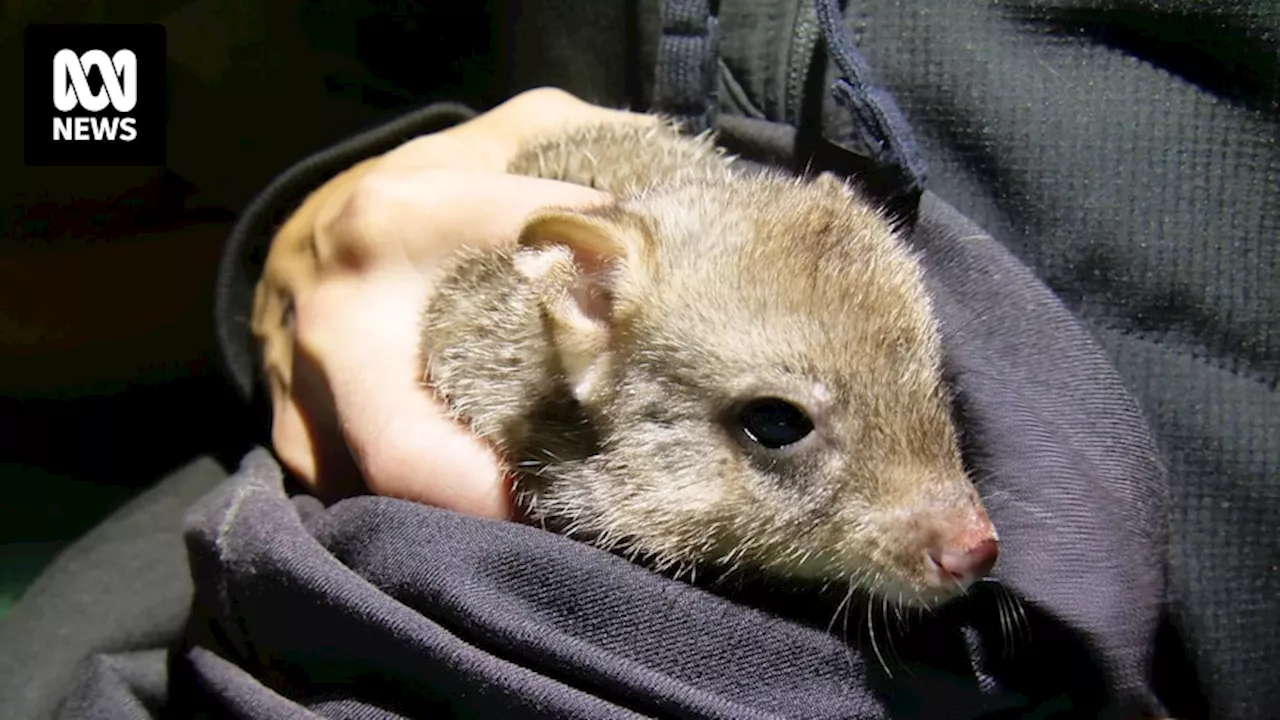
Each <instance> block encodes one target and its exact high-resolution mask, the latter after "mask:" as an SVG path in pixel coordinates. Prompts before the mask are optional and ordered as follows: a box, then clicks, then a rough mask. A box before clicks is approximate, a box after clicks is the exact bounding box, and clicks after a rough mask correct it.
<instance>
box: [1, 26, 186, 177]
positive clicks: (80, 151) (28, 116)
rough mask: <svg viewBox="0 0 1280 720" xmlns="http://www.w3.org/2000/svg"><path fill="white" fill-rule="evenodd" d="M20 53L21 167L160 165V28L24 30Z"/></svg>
mask: <svg viewBox="0 0 1280 720" xmlns="http://www.w3.org/2000/svg"><path fill="white" fill-rule="evenodd" d="M23 54H24V56H25V57H24V59H25V61H26V63H25V64H26V67H25V75H26V78H25V79H26V93H25V95H26V97H25V100H26V105H25V108H26V112H25V113H24V115H25V120H26V127H25V133H24V139H25V141H26V143H25V150H26V163H27V164H28V165H163V164H164V162H165V135H166V132H165V114H166V97H165V32H164V26H162V25H29V26H28V27H27V30H26V43H25V47H24V49H23ZM50 90H52V92H50Z"/></svg>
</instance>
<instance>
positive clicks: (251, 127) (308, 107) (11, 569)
mask: <svg viewBox="0 0 1280 720" xmlns="http://www.w3.org/2000/svg"><path fill="white" fill-rule="evenodd" d="M497 4H498V3H496V2H490V3H485V2H474V3H443V4H441V5H446V6H447V9H446V10H443V11H438V10H437V11H433V10H430V9H427V8H424V7H421V6H419V5H417V4H414V3H408V2H404V3H385V2H384V3H375V2H309V1H306V0H272V2H269V3H268V2H240V1H237V0H197V1H195V2H174V1H168V2H165V1H159V2H156V1H149V2H141V1H134V2H111V3H103V2H93V3H90V2H48V3H39V4H37V3H7V4H6V7H5V13H6V14H5V16H4V17H3V20H0V87H3V88H6V90H7V95H8V96H9V97H12V98H16V99H17V101H18V102H21V98H22V92H21V88H22V85H23V62H22V43H23V29H24V27H25V25H26V24H28V23H54V22H111V23H126V22H128V23H133V22H158V23H162V24H163V25H164V26H165V28H166V30H167V33H168V86H169V102H170V105H169V112H170V117H169V130H168V135H169V137H168V162H167V165H166V166H164V167H26V166H25V165H24V164H23V155H22V122H21V117H22V112H21V110H19V109H18V108H13V110H16V111H17V112H13V111H11V112H6V113H4V115H5V116H6V117H7V121H6V122H5V123H4V124H5V125H7V126H9V129H8V131H6V132H4V133H3V138H4V140H3V141H2V142H0V488H2V490H0V611H3V610H4V609H7V607H8V606H9V604H10V603H11V602H12V601H13V600H14V599H15V598H16V597H17V595H18V594H19V593H20V591H21V589H22V588H23V587H24V586H25V584H26V583H27V582H29V581H30V579H32V578H33V577H34V575H35V574H36V573H37V572H38V570H39V568H40V567H42V566H43V564H44V563H45V562H47V561H48V560H49V559H51V558H52V556H53V555H54V554H55V553H56V552H57V550H58V549H59V548H61V547H62V546H63V545H64V544H65V543H66V542H67V541H68V540H70V539H73V538H74V537H76V536H78V535H79V534H80V533H82V532H83V531H85V530H87V529H88V528H89V527H90V526H92V524H93V523H95V522H96V521H97V520H99V519H100V518H102V517H103V516H104V515H105V514H106V513H108V512H109V511H110V510H111V509H112V508H114V507H116V506H118V505H119V504H120V503H121V502H123V501H124V500H125V499H127V498H128V497H129V496H131V495H132V494H133V493H135V492H136V491H138V490H139V489H141V488H143V487H146V486H147V485H149V484H151V483H153V482H155V481H156V480H157V479H159V478H160V477H161V476H162V475H163V474H164V473H165V472H166V471H168V470H170V469H172V468H174V467H176V466H178V465H180V464H182V463H184V462H186V461H188V460H190V459H191V458H192V457H194V456H195V455H197V454H200V453H204V452H224V453H225V454H228V455H234V449H236V448H238V447H239V446H240V445H242V444H243V442H244V440H245V438H246V436H247V434H248V433H249V432H252V431H253V430H255V428H252V427H248V426H246V425H245V424H244V422H243V421H242V420H241V421H238V422H237V421H236V419H237V418H238V417H240V418H242V417H243V415H242V414H239V413H240V407H239V405H238V401H237V400H236V399H235V398H234V396H233V395H232V394H231V392H230V390H229V388H228V387H227V386H226V384H225V383H224V381H223V380H222V378H221V377H220V376H219V374H218V373H219V370H218V368H217V365H216V359H215V346H214V340H213V328H212V299H213V278H214V272H215V268H216V263H217V259H218V255H219V252H220V250H221V246H222V243H223V242H224V241H225V239H226V237H227V234H228V232H229V230H230V228H231V224H232V223H233V222H234V220H235V218H236V214H237V212H239V211H240V209H241V208H243V207H244V206H245V204H246V203H247V202H248V201H249V200H250V199H251V198H252V197H253V196H254V195H255V194H256V193H257V192H258V191H259V190H261V189H262V188H263V187H264V186H265V185H266V184H267V183H268V182H269V181H270V180H271V178H272V177H273V176H274V175H276V174H277V173H279V172H281V171H282V170H284V169H285V168H286V167H288V166H289V165H290V164H291V163H293V162H296V161H297V160H299V159H301V158H302V157H304V156H305V155H307V154H308V153H311V152H313V151H316V150H320V149H322V148H324V147H325V146H328V145H330V144H332V143H334V142H337V141H339V140H341V139H343V138H345V137H347V136H349V135H350V134H352V133H353V132H356V131H358V130H361V129H364V128H366V127H369V126H372V125H374V124H377V123H378V122H379V121H381V120H384V119H386V118H388V117H391V116H394V115H396V114H398V113H400V112H403V111H404V110H407V109H410V108H412V107H417V106H420V105H421V104H423V103H425V102H430V101H433V100H436V99H455V100H462V101H465V102H467V103H469V104H472V105H473V106H476V107H484V106H488V105H490V104H492V103H493V102H496V101H497V100H499V99H501V95H500V94H499V92H500V88H502V87H503V86H504V85H505V80H504V79H506V78H509V74H507V73H506V71H505V70H504V68H502V67H500V64H499V62H498V61H497V60H496V59H495V57H494V53H493V52H492V49H493V48H495V47H501V46H502V45H501V43H502V42H503V37H502V35H503V34H504V33H506V32H508V31H514V29H515V27H516V26H517V25H518V24H519V23H520V22H521V20H520V17H519V14H518V13H512V12H502V9H501V8H496V7H495V6H496V5H497ZM495 11H497V12H500V13H501V16H502V17H506V18H509V23H506V24H503V23H498V24H496V25H494V26H493V28H494V29H493V30H490V27H491V26H490V23H489V21H488V20H487V19H486V16H487V15H488V14H489V13H490V12H495ZM443 13H447V14H448V15H449V16H451V18H452V19H451V20H445V19H444V18H443V17H442V14H443ZM388 25H398V26H399V27H397V28H389V27H387V26H388ZM404 32H411V33H413V36H414V37H417V38H420V42H418V43H415V44H412V45H410V44H406V43H386V42H376V39H377V38H380V37H384V36H386V35H387V34H401V33H404Z"/></svg>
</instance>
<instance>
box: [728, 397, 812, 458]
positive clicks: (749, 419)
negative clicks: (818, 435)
mask: <svg viewBox="0 0 1280 720" xmlns="http://www.w3.org/2000/svg"><path fill="white" fill-rule="evenodd" d="M738 421H739V422H741V423H742V429H743V431H745V432H746V434H747V437H748V438H750V439H751V441H752V442H755V443H759V444H760V445H762V446H764V447H766V448H769V449H770V450H776V449H778V448H781V447H786V446H787V445H791V444H794V443H798V442H800V441H801V440H803V439H805V437H806V436H808V435H809V433H811V432H813V421H812V420H810V419H809V416H808V415H806V414H805V412H804V411H803V410H801V409H800V408H798V407H796V406H795V405H793V404H791V403H789V402H787V401H786V400H780V399H778V398H756V399H755V400H751V401H749V402H747V403H746V404H745V405H743V406H742V410H740V411H739V413H738Z"/></svg>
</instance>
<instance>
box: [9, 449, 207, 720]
mask: <svg viewBox="0 0 1280 720" xmlns="http://www.w3.org/2000/svg"><path fill="white" fill-rule="evenodd" d="M226 477H227V472H226V471H225V470H224V469H223V468H222V467H221V466H220V465H219V464H218V463H217V462H216V461H214V460H213V459H210V458H199V459H197V460H195V461H193V462H191V463H189V464H188V465H186V466H185V467H183V468H181V469H179V470H177V471H175V472H174V473H172V474H171V475H169V476H167V477H166V478H164V479H163V480H162V481H160V482H158V483H157V484H156V485H155V486H154V487H153V488H151V489H149V490H147V491H146V492H144V493H142V494H141V495H139V496H138V497H137V498H135V499H134V500H132V501H130V502H129V503H128V504H127V505H125V506H124V507H123V508H121V509H120V510H118V511H116V513H115V514H114V515H112V516H111V518H110V519H108V520H106V521H104V522H103V523H102V524H101V525H100V526H98V527H97V528H95V529H94V530H93V531H91V532H90V533H88V534H87V535H85V536H84V537H83V538H81V539H80V540H78V541H77V542H76V543H75V544H74V545H72V546H71V547H69V548H67V549H66V550H64V551H63V552H62V553H61V554H60V555H59V556H58V558H57V559H56V560H55V561H54V562H53V564H52V565H50V567H49V568H48V569H47V570H45V572H44V573H43V574H42V575H41V576H40V578H39V579H38V580H37V581H36V582H35V583H34V584H33V585H32V586H31V587H29V588H28V589H27V591H26V592H25V593H24V594H23V596H22V598H21V599H20V600H19V601H18V603H17V604H15V605H14V606H13V609H11V610H10V611H9V613H8V614H6V615H5V616H4V617H3V618H0V698H3V707H4V711H3V713H0V714H2V715H3V716H4V717H5V718H11V719H12V720H46V719H48V718H52V717H54V714H55V712H56V711H57V708H58V706H59V704H60V703H61V702H62V701H63V699H64V698H65V697H66V696H67V693H68V692H69V691H70V690H71V688H72V687H74V686H75V685H76V684H78V683H74V682H73V680H74V679H75V678H76V676H77V672H78V670H77V668H81V669H83V665H82V663H85V662H91V663H93V667H92V668H91V670H90V672H91V673H92V677H91V678H90V680H91V682H92V683H93V684H94V687H96V688H98V689H100V690H102V691H104V692H105V691H107V690H109V689H110V688H108V687H106V686H105V685H101V684H99V683H104V682H106V680H107V679H108V676H109V675H111V674H115V675H116V677H117V678H119V679H120V680H119V682H126V681H129V680H137V681H138V682H137V683H136V684H135V687H136V688H137V690H136V692H137V693H138V694H139V696H141V697H156V696H157V693H158V694H159V697H160V698H162V697H163V692H164V689H165V677H166V676H165V663H164V657H163V656H164V653H163V650H162V649H163V648H164V647H166V646H167V645H169V644H171V643H173V642H174V641H176V640H177V638H179V637H180V636H181V632H182V629H183V627H184V624H185V621H186V618H187V613H188V610H189V608H190V605H191V598H192V589H191V588H192V585H191V578H190V575H189V573H188V572H187V559H186V554H185V553H184V551H183V546H182V519H183V514H184V513H185V512H186V510H187V508H189V507H190V506H191V504H192V503H194V502H195V501H196V500H197V499H198V498H200V497H201V496H203V495H205V494H206V493H208V492H209V491H210V490H211V489H213V488H214V487H215V486H216V485H217V484H218V483H219V482H221V481H223V480H225V479H226ZM90 658H96V659H95V660H90ZM122 668H125V669H131V670H136V671H137V672H132V673H130V674H127V675H125V674H121V673H124V672H125V670H124V669H122ZM147 673H151V677H152V678H153V679H152V680H151V681H147V682H142V680H143V679H145V677H146V674H147ZM156 676H158V678H159V679H158V680H155V679H154V678H155V677H156ZM117 687H118V686H117ZM113 692H114V691H112V692H108V693H107V694H101V693H99V692H93V693H92V697H94V698H96V700H95V702H96V703H100V704H101V705H102V706H103V707H106V708H113V707H116V702H115V699H114V698H116V697H117V695H115V694H113ZM73 716H75V717H81V716H83V715H73Z"/></svg>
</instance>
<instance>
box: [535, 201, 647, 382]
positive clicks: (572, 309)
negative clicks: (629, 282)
mask: <svg viewBox="0 0 1280 720" xmlns="http://www.w3.org/2000/svg"><path fill="white" fill-rule="evenodd" d="M627 232H628V229H626V228H624V227H623V226H622V225H620V224H619V223H618V222H617V221H616V220H615V219H613V218H610V217H608V216H604V215H593V214H588V213H578V212H573V211H551V212H548V213H544V214H541V215H538V216H536V217H534V218H533V219H531V220H530V221H529V222H528V223H527V224H526V225H525V229H524V232H523V233H522V234H521V236H520V245H521V247H522V252H530V251H532V257H541V258H544V259H543V260H542V261H541V262H539V261H534V260H530V261H526V263H525V265H524V268H522V271H523V272H525V273H526V275H530V276H531V277H532V276H533V275H534V274H538V273H541V277H540V282H539V285H540V287H541V288H542V292H541V294H542V298H541V301H542V305H543V307H544V308H545V309H546V311H547V313H548V315H549V317H550V320H551V330H552V339H553V342H554V343H555V346H556V350H557V352H558V353H559V356H560V360H561V364H562V365H563V368H564V372H565V375H566V378H567V379H568V381H569V384H570V387H571V388H572V389H573V393H574V396H575V397H577V399H578V400H579V401H580V402H584V403H585V402H587V401H588V399H589V398H590V396H591V395H592V393H593V392H594V391H595V389H596V388H597V387H598V384H599V381H600V379H601V378H602V377H603V375H604V372H605V370H606V368H607V366H608V361H609V346H610V342H609V340H610V334H611V331H612V328H613V325H612V321H613V311H614V300H615V289H616V287H617V280H618V277H619V274H620V271H621V269H622V266H623V261H624V260H625V259H626V255H627V245H628V243H627V241H626V233H627Z"/></svg>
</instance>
